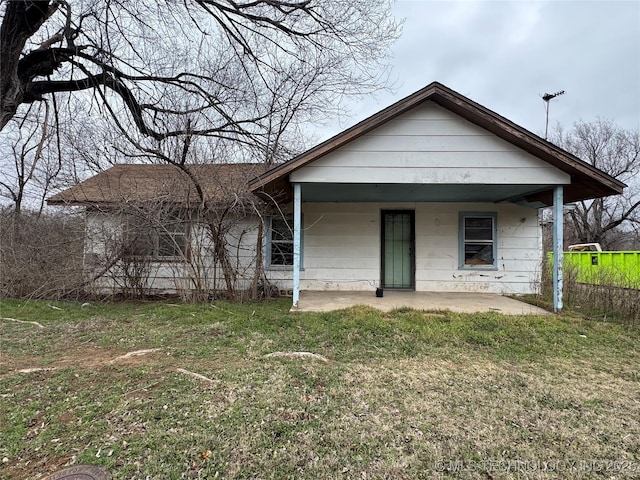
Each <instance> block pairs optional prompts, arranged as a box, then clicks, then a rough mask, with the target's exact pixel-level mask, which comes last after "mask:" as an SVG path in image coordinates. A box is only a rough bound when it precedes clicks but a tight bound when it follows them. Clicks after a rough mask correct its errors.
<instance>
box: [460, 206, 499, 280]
mask: <svg viewBox="0 0 640 480" xmlns="http://www.w3.org/2000/svg"><path fill="white" fill-rule="evenodd" d="M496 245H497V242H496V214H495V213H484V212H478V213H474V212H461V213H460V268H473V267H478V268H486V267H492V268H495V266H496V256H497V255H496Z"/></svg>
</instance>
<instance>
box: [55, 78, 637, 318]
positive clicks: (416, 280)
mask: <svg viewBox="0 0 640 480" xmlns="http://www.w3.org/2000/svg"><path fill="white" fill-rule="evenodd" d="M81 185H82V184H81ZM81 185H79V186H77V187H73V188H72V189H70V190H69V191H67V192H63V193H61V194H59V195H58V196H56V197H53V198H52V199H50V203H54V204H55V203H73V202H69V201H68V199H69V198H71V195H70V192H72V191H73V190H74V189H77V188H79V187H81ZM624 186H625V185H624V184H623V183H621V182H619V181H617V180H616V179H614V178H612V177H610V176H608V175H607V174H605V173H603V172H602V171H600V170H598V169H596V168H594V167H592V166H590V165H589V164H587V163H585V162H583V161H582V160H580V159H578V158H576V157H575V156H573V155H571V154H569V153H568V152H566V151H564V150H562V149H560V148H558V147H557V146H555V145H553V144H552V143H550V142H547V141H545V140H544V139H542V138H540V137H538V136H536V135H534V134H532V133H531V132H529V131H527V130H525V129H523V128H522V127H519V126H518V125H515V124H514V123H512V122H510V121H509V120H507V119H506V118H504V117H501V116H500V115H498V114H496V113H495V112H492V111H490V110H488V109H487V108H485V107H483V106H481V105H479V104H477V103H475V102H473V101H471V100H470V99H468V98H466V97H464V96H462V95H460V94H459V93H457V92H455V91H453V90H451V89H449V88H447V87H445V86H444V85H442V84H439V83H436V82H434V83H432V84H430V85H428V86H427V87H425V88H423V89H422V90H420V91H418V92H416V93H414V94H412V95H410V96H409V97H406V98H404V99H402V100H400V101H399V102H397V103H395V104H393V105H391V106H390V107H388V108H386V109H384V110H382V111H380V112H378V113H377V114H375V115H373V116H371V117H369V118H367V119H365V120H363V121H362V122H360V123H358V124H357V125H355V126H353V127H351V128H349V129H348V130H346V131H344V132H342V133H340V134H338V135H336V136H335V137H333V138H331V139H329V140H327V141H326V142H323V143H322V144H320V145H318V146H316V147H314V148H312V149H310V150H308V151H307V152H305V153H303V154H301V155H299V156H298V157H296V158H293V159H292V160H290V161H288V162H286V163H284V164H281V165H278V166H276V167H274V168H272V169H270V170H268V171H266V172H264V173H262V174H261V175H259V176H257V177H256V178H254V179H253V180H251V181H250V182H249V185H248V188H249V189H250V191H251V192H253V193H254V194H255V195H257V196H258V197H259V198H261V199H262V200H263V201H264V202H265V203H273V202H276V203H278V210H280V211H282V212H285V213H288V214H289V215H290V216H288V217H287V216H285V220H286V219H287V218H288V219H289V221H288V222H285V221H281V220H278V219H277V217H275V220H273V221H272V222H271V221H270V222H269V223H268V225H267V228H266V229H265V231H264V236H265V238H264V241H263V242H255V241H253V240H252V241H251V242H249V243H250V244H253V245H260V244H261V248H264V252H263V255H262V258H263V259H264V262H265V267H266V273H267V277H268V278H269V280H270V281H272V282H273V283H275V284H277V285H278V287H279V288H283V289H291V290H292V291H293V302H294V305H295V304H296V303H297V301H298V295H299V292H300V291H301V290H371V291H373V290H375V288H384V289H406V290H416V291H446V292H452V291H465V292H469V291H482V292H493V293H502V294H523V293H530V292H534V291H536V290H537V289H538V286H539V282H540V274H541V264H542V258H543V256H542V253H543V252H542V241H541V228H540V222H539V219H538V209H539V208H541V207H545V206H554V212H555V216H556V218H559V217H560V216H561V215H562V206H563V204H564V203H569V202H575V201H578V200H584V199H589V198H596V197H602V196H607V195H613V194H619V193H621V192H622V190H623V188H624ZM76 192H77V190H76ZM65 195H66V197H65ZM65 198H66V199H67V201H66V202H65ZM274 199H277V200H274ZM76 204H82V202H76ZM247 222H248V224H251V222H252V220H251V218H250V217H247ZM555 224H556V227H557V228H556V241H555V246H556V250H557V253H558V254H557V255H555V258H557V259H558V265H557V266H556V277H557V278H556V283H557V284H560V283H561V264H560V263H561V254H560V252H561V250H562V247H561V245H562V229H561V225H562V222H561V221H556V222H555ZM289 225H290V226H291V227H292V228H290V229H289V228H287V227H288V226H289ZM271 227H273V228H271ZM257 232H258V230H257V229H255V230H254V234H257ZM254 240H255V239H254ZM560 293H561V289H560V288H558V292H557V295H560ZM557 303H558V304H559V305H557V306H558V307H561V297H560V298H558V299H557Z"/></svg>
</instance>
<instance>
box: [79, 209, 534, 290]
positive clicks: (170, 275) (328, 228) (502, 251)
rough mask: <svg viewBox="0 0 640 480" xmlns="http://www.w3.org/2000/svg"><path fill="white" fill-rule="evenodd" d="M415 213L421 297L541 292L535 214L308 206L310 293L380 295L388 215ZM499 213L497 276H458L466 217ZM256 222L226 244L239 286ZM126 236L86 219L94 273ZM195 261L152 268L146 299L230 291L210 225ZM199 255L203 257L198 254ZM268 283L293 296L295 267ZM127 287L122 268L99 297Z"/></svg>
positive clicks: (245, 285)
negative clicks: (461, 219)
mask: <svg viewBox="0 0 640 480" xmlns="http://www.w3.org/2000/svg"><path fill="white" fill-rule="evenodd" d="M394 209H398V210H402V209H406V210H414V211H415V222H416V224H415V241H416V244H415V249H416V250H415V253H416V266H415V267H416V268H415V280H416V285H415V286H416V290H418V291H443V292H453V291H486V292H494V293H514V294H519V293H529V292H534V291H536V289H537V286H538V282H539V277H540V266H541V258H542V253H541V252H542V250H541V237H540V228H539V225H538V216H537V212H536V211H535V210H532V209H529V208H525V207H519V206H516V205H510V204H501V205H496V204H493V203H486V204H477V203H304V204H303V215H304V231H303V246H304V250H303V267H304V268H303V270H302V272H301V289H302V290H364V291H373V289H374V288H375V287H377V286H379V284H380V269H381V260H380V255H381V247H380V240H381V239H380V235H381V227H380V220H381V211H382V210H394ZM461 211H491V212H496V213H497V227H498V233H497V242H498V249H497V251H498V257H497V258H498V268H497V270H460V269H459V268H458V264H459V258H458V255H459V252H458V213H459V212H461ZM257 232H258V228H257V221H256V219H254V218H245V219H242V220H238V221H237V222H235V223H234V226H233V228H232V229H231V231H230V233H229V235H228V237H227V240H228V243H229V250H230V253H231V255H230V258H231V260H232V262H233V263H234V267H235V269H236V270H237V272H238V275H237V277H236V278H235V279H234V286H235V288H236V289H238V290H243V289H249V288H250V287H251V284H252V281H253V276H254V268H255V258H256V255H255V248H256V247H255V246H256V239H257V237H256V235H257ZM120 234H121V228H120V220H119V219H118V218H117V217H113V216H108V215H101V214H90V215H89V216H88V219H87V242H86V246H85V248H86V253H85V265H86V267H87V275H91V274H93V273H94V272H96V271H98V269H99V268H101V266H103V265H105V264H106V263H107V262H108V261H109V258H112V257H110V255H113V245H115V244H117V240H118V238H119V235H120ZM191 242H192V249H193V252H194V253H193V255H192V256H191V258H190V261H189V262H187V263H183V262H176V263H166V262H165V263H163V262H151V263H150V264H149V268H148V270H147V271H146V272H144V276H145V282H146V289H147V291H148V293H183V294H185V295H186V294H187V293H186V292H188V291H189V290H191V289H193V288H194V286H195V284H194V281H193V279H194V278H199V279H200V281H201V284H200V286H201V288H204V289H208V290H211V291H214V290H220V291H224V289H225V282H224V279H223V276H222V272H221V269H220V266H219V265H216V264H215V263H214V262H213V261H212V258H213V257H212V245H211V242H210V240H209V235H208V233H207V231H206V228H204V227H202V226H200V227H196V228H194V229H193V230H192V234H191ZM197 252H201V254H200V255H197V254H196V253H197ZM266 275H267V278H268V279H269V281H270V282H271V283H272V284H273V285H274V286H275V287H277V288H279V289H286V290H288V289H291V287H292V270H291V269H290V268H286V267H284V268H282V267H280V268H273V269H267V270H266ZM126 286H127V280H126V278H125V275H124V273H123V269H122V264H121V263H118V264H116V266H114V267H113V268H112V269H111V270H109V271H108V272H107V274H106V275H104V276H103V277H102V278H101V279H100V280H98V281H97V282H95V283H94V288H95V292H96V293H102V294H108V293H119V292H120V291H122V289H123V287H126Z"/></svg>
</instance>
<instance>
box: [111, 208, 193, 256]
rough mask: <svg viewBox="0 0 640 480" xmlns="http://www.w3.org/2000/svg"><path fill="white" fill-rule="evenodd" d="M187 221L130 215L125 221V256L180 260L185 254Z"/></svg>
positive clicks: (175, 218)
mask: <svg viewBox="0 0 640 480" xmlns="http://www.w3.org/2000/svg"><path fill="white" fill-rule="evenodd" d="M187 230H188V229H187V223H186V222H185V221H184V220H182V219H180V218H177V217H173V216H167V217H166V218H164V219H162V220H158V221H157V222H152V221H149V220H146V219H141V218H136V217H131V218H129V219H128V222H127V234H126V241H125V245H124V252H123V254H124V256H125V257H129V258H132V257H138V258H147V259H152V260H161V261H162V260H180V259H184V257H185V255H186V254H187V243H188V242H187Z"/></svg>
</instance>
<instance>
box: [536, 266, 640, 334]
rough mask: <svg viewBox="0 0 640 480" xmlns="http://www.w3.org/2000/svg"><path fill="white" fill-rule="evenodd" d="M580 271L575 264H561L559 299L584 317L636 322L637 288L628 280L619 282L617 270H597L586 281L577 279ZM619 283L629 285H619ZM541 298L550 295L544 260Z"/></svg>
mask: <svg viewBox="0 0 640 480" xmlns="http://www.w3.org/2000/svg"><path fill="white" fill-rule="evenodd" d="M579 279H580V275H579V272H578V269H577V267H576V266H575V265H570V264H565V265H564V267H563V301H564V306H565V307H566V308H569V309H577V310H580V311H582V312H584V313H585V315H587V316H588V317H593V318H599V319H603V320H608V319H612V318H619V319H620V320H621V321H622V323H624V324H625V325H627V326H629V327H639V326H640V290H638V289H637V285H636V286H635V288H634V287H631V285H632V284H631V282H624V281H623V282H622V283H621V278H620V272H616V271H610V270H599V271H598V273H594V274H593V275H592V276H591V277H590V278H589V281H590V282H592V283H583V282H580V281H578V280H579ZM620 285H629V287H622V286H620ZM542 298H543V299H544V300H547V301H551V299H552V298H553V274H552V271H551V268H549V266H548V265H546V264H545V268H543V282H542Z"/></svg>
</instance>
